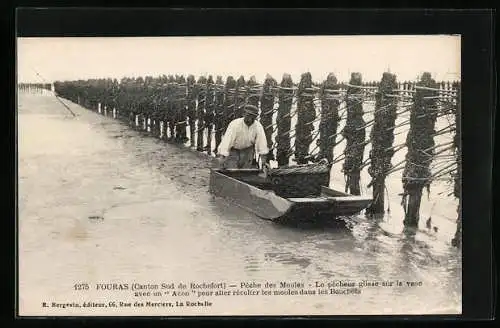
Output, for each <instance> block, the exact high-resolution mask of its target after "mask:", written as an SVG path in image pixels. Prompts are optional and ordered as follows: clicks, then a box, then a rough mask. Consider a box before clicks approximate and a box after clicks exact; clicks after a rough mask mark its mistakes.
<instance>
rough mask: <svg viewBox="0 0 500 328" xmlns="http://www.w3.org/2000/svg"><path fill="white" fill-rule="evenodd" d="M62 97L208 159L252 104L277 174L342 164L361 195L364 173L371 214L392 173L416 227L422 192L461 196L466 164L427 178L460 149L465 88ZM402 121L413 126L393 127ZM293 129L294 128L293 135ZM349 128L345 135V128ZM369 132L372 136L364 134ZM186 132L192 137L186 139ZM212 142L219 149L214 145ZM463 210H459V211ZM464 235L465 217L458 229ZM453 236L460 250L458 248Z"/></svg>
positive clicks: (95, 91) (389, 82)
mask: <svg viewBox="0 0 500 328" xmlns="http://www.w3.org/2000/svg"><path fill="white" fill-rule="evenodd" d="M54 86H55V91H56V93H57V94H58V95H60V96H62V97H64V98H66V99H68V100H71V101H73V102H75V103H78V104H80V105H82V106H84V107H86V108H88V109H91V110H96V111H99V112H101V113H107V112H109V111H112V112H113V116H114V117H117V118H119V119H121V120H123V121H125V122H127V123H128V124H130V125H131V126H134V127H138V128H139V129H141V130H145V131H148V132H149V133H151V134H153V135H154V136H156V137H158V138H161V139H164V140H169V141H173V142H177V143H183V144H185V143H188V142H189V145H190V146H191V147H193V148H196V150H197V151H200V152H206V153H207V154H209V155H212V154H215V153H216V152H217V147H218V145H219V143H220V141H221V137H222V135H223V133H224V131H225V130H226V128H227V126H228V124H229V122H231V120H233V119H235V118H237V117H241V116H242V107H243V105H244V104H246V103H250V104H253V105H255V106H257V107H259V108H260V122H261V123H262V125H263V126H264V130H265V133H266V136H267V138H268V146H269V148H270V149H271V154H270V156H269V159H268V160H276V161H277V164H278V166H285V165H293V164H292V162H291V159H293V161H295V162H296V164H299V165H302V164H307V163H311V162H317V161H319V160H322V159H327V160H328V161H329V162H330V163H332V164H333V163H338V162H341V161H342V162H343V166H342V167H343V169H342V170H343V173H344V176H345V189H346V191H347V192H349V193H351V194H354V195H359V194H360V193H361V188H360V173H361V171H362V170H363V169H364V168H365V167H368V173H369V174H370V176H371V178H372V180H371V182H370V183H369V187H372V188H373V199H374V202H373V204H372V206H371V207H370V208H369V209H368V211H367V213H369V214H373V215H375V214H381V213H384V211H385V205H384V204H385V199H384V190H385V189H386V187H385V180H386V178H387V176H389V175H390V174H392V173H394V172H397V171H403V172H402V183H403V189H404V193H403V207H404V210H405V219H404V223H405V225H406V226H411V227H415V226H418V222H419V211H420V202H421V196H422V191H423V189H424V188H429V187H430V185H431V183H432V182H433V181H435V180H438V179H443V178H446V177H447V176H448V177H450V179H455V180H454V181H455V193H454V195H455V197H457V198H458V199H459V200H460V198H461V197H460V193H459V191H458V190H459V189H457V188H458V186H459V185H460V180H459V178H457V177H455V176H457V172H460V169H461V164H460V162H461V157H460V156H459V155H458V156H455V158H454V159H448V163H447V165H445V166H443V167H441V168H440V169H439V170H437V171H436V170H434V171H433V170H432V169H431V162H432V161H433V159H434V158H435V157H436V156H438V155H439V154H442V153H444V152H446V151H456V153H457V154H460V146H459V144H460V143H459V140H460V139H459V138H460V135H459V128H458V125H459V122H460V121H459V115H458V114H457V113H459V108H460V83H459V82H452V83H450V82H436V81H434V80H433V79H432V77H431V75H430V74H429V73H424V74H423V75H422V76H421V78H420V79H419V81H416V82H412V83H410V82H402V83H401V82H397V80H396V76H395V75H394V74H391V73H384V74H383V76H382V79H381V81H380V82H370V83H363V81H362V75H361V74H360V73H352V75H351V79H350V80H349V82H348V83H339V82H338V81H337V78H336V77H335V75H334V74H332V73H331V74H329V75H328V77H327V79H326V80H325V81H324V82H323V83H321V84H316V83H314V82H313V81H312V77H311V74H310V73H304V74H302V76H301V80H300V81H299V83H298V84H297V85H295V84H294V83H293V81H292V78H291V77H290V75H289V74H284V75H283V78H282V80H281V83H279V84H278V82H277V81H276V80H275V79H273V78H272V77H271V76H267V77H266V79H265V81H264V83H263V84H262V85H260V84H258V83H257V81H256V80H255V78H254V77H251V78H250V79H248V81H245V78H244V77H243V76H240V77H239V78H238V79H237V80H235V79H234V78H233V77H232V76H229V77H227V79H226V81H225V83H224V82H223V80H222V77H220V76H218V77H217V78H216V80H215V81H214V79H213V77H212V76H211V75H209V76H201V77H199V78H198V80H197V81H196V80H195V77H194V76H193V75H189V76H188V77H187V78H186V79H185V78H184V77H183V76H172V75H170V76H165V75H163V76H160V77H157V78H153V77H146V78H142V77H140V78H124V79H122V80H121V81H117V80H116V79H115V80H112V79H98V80H87V81H83V80H79V81H67V82H56V83H55V84H54ZM371 101H374V112H373V119H372V120H370V121H365V118H364V115H365V114H366V112H365V110H364V107H363V104H365V103H367V102H371ZM403 113H409V114H410V118H409V119H407V120H406V121H404V122H403V123H400V124H398V125H396V119H397V117H398V116H399V115H401V114H403ZM450 114H451V115H452V116H456V122H454V123H451V124H450V126H447V127H445V128H444V129H441V130H439V131H436V129H435V123H436V120H437V118H438V117H439V116H443V115H450ZM292 122H295V126H293V127H292ZM341 123H344V127H343V128H342V129H341V130H340V129H339V126H340V125H341ZM370 126H371V127H372V128H371V133H370V135H369V136H368V137H367V136H366V134H367V133H366V128H368V127H370ZM401 126H407V127H408V128H407V130H408V133H407V139H406V142H405V143H404V144H403V145H394V139H395V130H396V129H397V128H399V127H401ZM187 130H189V132H188V131H187ZM445 133H451V134H454V135H455V141H454V142H453V144H450V145H447V144H444V145H439V144H438V145H436V144H435V143H434V137H436V136H438V135H441V134H445ZM212 138H214V141H213V142H212ZM343 141H345V144H346V146H345V149H344V152H343V153H342V154H337V155H335V153H336V152H335V149H336V146H337V145H338V144H339V143H341V142H343ZM368 144H371V151H370V155H369V158H364V153H365V147H366V145H368ZM404 148H406V149H407V153H406V156H405V160H403V161H402V162H400V163H397V164H395V165H392V164H391V161H392V158H393V155H394V154H395V153H396V152H398V151H400V150H402V149H404ZM460 204H461V202H460ZM458 229H461V218H460V216H459V219H458V224H457V230H458ZM458 234H459V232H457V238H455V239H457V243H456V244H459V241H458Z"/></svg>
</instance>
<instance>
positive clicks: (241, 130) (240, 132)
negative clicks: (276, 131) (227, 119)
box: [218, 117, 269, 156]
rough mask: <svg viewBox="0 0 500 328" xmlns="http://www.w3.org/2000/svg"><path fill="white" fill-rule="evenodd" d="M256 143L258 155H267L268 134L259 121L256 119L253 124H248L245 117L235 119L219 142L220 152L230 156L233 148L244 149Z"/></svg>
mask: <svg viewBox="0 0 500 328" xmlns="http://www.w3.org/2000/svg"><path fill="white" fill-rule="evenodd" d="M252 145H255V152H256V153H257V154H258V155H267V153H268V152H269V149H268V148H267V139H266V134H265V133H264V127H263V126H262V124H261V123H260V122H259V121H254V122H253V123H252V125H250V126H248V125H246V123H245V121H244V120H243V117H240V118H237V119H235V120H233V121H232V122H231V123H229V125H228V126H227V129H226V132H225V133H224V136H223V137H222V140H221V143H220V144H219V149H218V154H219V155H222V156H229V151H230V149H231V148H233V147H234V148H236V149H244V148H248V147H250V146H252Z"/></svg>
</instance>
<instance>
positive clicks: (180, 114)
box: [174, 75, 188, 143]
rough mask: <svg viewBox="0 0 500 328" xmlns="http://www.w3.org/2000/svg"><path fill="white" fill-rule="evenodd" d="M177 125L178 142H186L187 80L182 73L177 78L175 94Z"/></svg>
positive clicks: (176, 136)
mask: <svg viewBox="0 0 500 328" xmlns="http://www.w3.org/2000/svg"><path fill="white" fill-rule="evenodd" d="M174 97H175V98H174V99H175V100H174V101H175V113H176V116H177V118H176V120H175V121H176V126H175V138H176V141H177V142H178V143H185V142H186V141H187V140H188V137H187V135H186V126H187V109H186V80H185V79H184V76H183V75H181V76H179V77H178V78H177V85H176V90H175V95H174Z"/></svg>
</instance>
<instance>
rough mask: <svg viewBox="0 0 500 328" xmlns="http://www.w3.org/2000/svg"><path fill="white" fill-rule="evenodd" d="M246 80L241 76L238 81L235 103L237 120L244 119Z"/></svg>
mask: <svg viewBox="0 0 500 328" xmlns="http://www.w3.org/2000/svg"><path fill="white" fill-rule="evenodd" d="M245 94H246V91H245V78H244V77H243V75H241V76H240V77H239V78H238V80H237V81H236V98H235V103H234V114H235V118H238V117H243V105H245Z"/></svg>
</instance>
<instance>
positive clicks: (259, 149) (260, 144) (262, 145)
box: [255, 122, 269, 165]
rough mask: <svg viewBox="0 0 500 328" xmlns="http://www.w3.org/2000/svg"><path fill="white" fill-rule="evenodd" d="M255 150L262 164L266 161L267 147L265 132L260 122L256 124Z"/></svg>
mask: <svg viewBox="0 0 500 328" xmlns="http://www.w3.org/2000/svg"><path fill="white" fill-rule="evenodd" d="M255 148H256V149H255V150H256V153H257V154H258V155H259V156H260V158H261V160H262V165H264V164H266V163H267V155H268V153H269V148H268V147H267V138H266V133H265V132H264V127H263V126H262V124H260V122H259V124H258V125H257V139H256V140H255Z"/></svg>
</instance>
